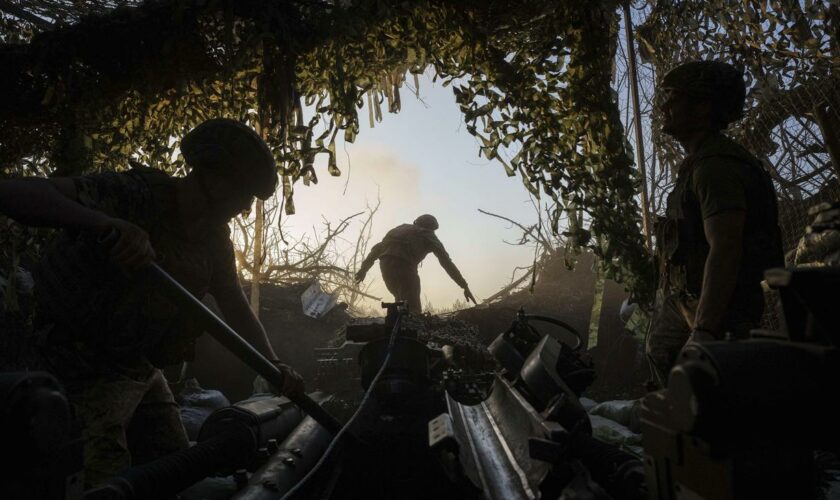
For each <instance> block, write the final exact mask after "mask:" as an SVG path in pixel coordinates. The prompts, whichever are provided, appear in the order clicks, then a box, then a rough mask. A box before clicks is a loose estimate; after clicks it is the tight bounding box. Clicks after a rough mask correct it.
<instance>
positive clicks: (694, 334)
mask: <svg viewBox="0 0 840 500" xmlns="http://www.w3.org/2000/svg"><path fill="white" fill-rule="evenodd" d="M714 340H717V339H716V338H715V336H714V335H712V333H711V332H709V331H707V330H692V331H691V335H690V336H689V337H688V342H712V341H714Z"/></svg>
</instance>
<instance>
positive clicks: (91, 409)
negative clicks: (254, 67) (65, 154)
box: [0, 119, 302, 486]
mask: <svg viewBox="0 0 840 500" xmlns="http://www.w3.org/2000/svg"><path fill="white" fill-rule="evenodd" d="M181 152H182V154H183V155H184V158H185V160H186V162H187V164H188V165H189V166H190V167H192V168H191V171H190V172H189V174H188V175H187V176H186V177H181V178H176V177H171V176H169V175H167V174H166V173H164V172H162V171H159V170H155V169H152V168H148V167H144V166H141V165H133V168H132V169H130V170H128V171H126V172H120V173H117V172H108V173H101V174H93V175H85V176H81V177H74V178H51V179H43V178H24V179H11V180H4V181H2V182H0V213H3V214H5V215H7V216H9V217H11V218H13V219H16V220H17V221H19V222H21V223H24V224H28V225H32V226H42V227H52V228H57V229H63V231H62V232H61V233H60V234H59V237H58V238H57V239H56V240H55V241H54V242H53V244H52V245H51V246H50V247H49V248H48V249H47V250H45V251H44V252H43V257H42V259H41V262H40V264H39V266H38V268H37V269H36V273H35V277H36V304H37V306H36V307H37V314H36V321H37V322H38V324H39V331H42V332H44V333H43V335H42V337H43V338H42V340H41V341H40V342H39V343H40V346H39V351H40V354H41V358H42V362H43V368H44V369H46V370H48V371H50V372H52V373H53V374H55V375H56V376H58V377H59V379H60V380H61V381H62V383H63V384H64V386H65V389H66V390H67V394H68V397H69V399H70V401H71V402H72V403H73V405H74V407H75V410H76V413H77V415H78V416H80V417H81V418H82V419H83V421H84V422H85V427H84V430H83V436H84V438H85V442H86V446H85V479H86V482H87V483H88V485H89V486H92V485H95V484H97V483H100V482H101V481H102V480H104V479H107V478H108V477H110V476H113V475H115V474H117V473H118V472H120V471H121V470H122V469H124V468H126V467H128V466H130V465H136V464H138V463H142V462H145V461H149V460H153V459H155V458H157V457H159V456H161V455H163V454H166V453H169V452H171V451H175V450H178V449H181V448H185V447H186V446H187V445H188V441H187V436H186V433H185V431H184V427H183V425H182V423H181V420H180V414H179V411H178V407H177V405H176V404H175V402H174V400H173V397H172V393H171V392H170V390H169V388H168V386H167V383H166V380H165V378H164V377H163V375H162V373H161V370H160V368H162V367H165V366H167V365H171V364H176V363H180V362H182V361H184V360H190V359H192V356H193V348H194V342H195V339H196V338H197V337H198V336H199V335H200V334H201V333H202V329H201V327H200V325H199V324H198V323H197V322H196V321H195V319H194V318H191V317H188V316H186V315H185V314H183V312H182V311H181V310H179V309H178V308H177V307H175V306H174V305H173V304H172V303H171V302H170V301H168V300H167V299H166V297H163V296H161V295H160V293H159V291H157V290H156V289H155V288H154V287H153V284H152V283H150V282H148V280H147V278H146V276H145V274H144V273H143V272H142V270H141V269H139V268H140V267H142V266H143V265H144V264H146V263H148V262H150V261H152V260H155V261H156V262H157V263H158V264H159V265H160V266H161V267H162V268H163V269H164V270H166V271H167V272H168V273H169V274H171V275H172V276H173V277H174V278H175V279H176V280H178V281H179V282H180V283H181V284H183V285H184V286H185V287H186V288H187V289H188V290H189V291H190V292H191V293H192V294H193V295H195V296H196V297H199V298H201V297H203V296H204V295H206V294H210V295H212V296H213V298H214V299H215V301H216V303H217V304H218V306H219V308H220V309H221V311H222V313H223V314H224V316H225V319H226V320H227V322H228V323H229V324H230V325H231V327H233V329H234V330H236V331H237V332H239V333H240V334H241V335H242V336H243V337H244V338H245V339H246V340H248V341H249V342H250V343H251V344H252V345H253V346H254V347H255V348H257V349H258V350H259V351H261V352H262V354H264V355H265V356H267V357H268V358H269V359H274V360H276V359H277V356H276V355H275V354H274V351H273V350H272V347H271V345H270V343H269V341H268V339H267V337H266V334H265V331H264V329H263V327H262V325H261V324H260V322H259V320H258V319H257V317H256V316H255V315H254V313H253V312H252V310H251V308H250V306H249V304H248V302H247V300H246V298H245V296H244V294H243V292H242V289H241V288H240V285H239V282H238V279H237V274H236V268H235V262H234V253H233V245H232V243H231V241H230V236H229V230H228V222H229V221H230V219H231V218H232V217H234V216H236V215H237V214H238V213H240V212H242V211H243V210H247V209H248V208H249V207H250V206H251V204H252V203H253V201H254V197H255V196H257V197H260V198H263V199H264V198H266V197H268V196H270V195H271V194H272V193H273V192H274V189H275V186H276V182H277V179H276V172H275V164H274V159H273V157H272V155H271V153H270V151H269V150H268V147H267V146H266V144H265V143H264V142H263V140H262V139H261V138H260V137H259V136H258V135H257V134H256V133H255V132H254V131H253V130H251V129H250V128H249V127H247V126H245V125H243V124H241V123H238V122H235V121H233V120H227V119H214V120H209V121H207V122H204V123H202V124H201V125H199V126H198V127H196V128H195V129H193V130H192V131H190V132H189V133H188V134H187V135H186V136H185V137H184V138H183V140H182V141H181ZM106 234H111V235H116V238H115V240H116V241H114V243H113V245H111V246H110V247H109V248H107V249H106V248H103V247H102V245H101V244H99V243H98V241H101V239H102V237H103V235H106ZM278 365H279V363H278ZM280 368H281V370H283V371H285V373H286V374H287V375H288V376H287V377H286V380H287V384H286V387H284V388H282V390H283V391H284V392H289V391H299V390H301V389H302V382H301V380H300V377H299V375H297V374H296V373H295V372H294V371H293V370H291V369H290V368H289V367H287V366H285V365H280Z"/></svg>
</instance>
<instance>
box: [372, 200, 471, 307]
mask: <svg viewBox="0 0 840 500" xmlns="http://www.w3.org/2000/svg"><path fill="white" fill-rule="evenodd" d="M438 227H439V226H438V221H437V219H436V218H435V217H434V216H432V215H429V214H424V215H421V216H420V217H417V219H415V220H414V223H413V224H402V225H399V226H397V227H395V228H394V229H391V230H390V231H388V233H387V234H386V235H385V238H383V239H382V241H381V242H379V243H377V244H376V245H374V246H373V248H371V250H370V253H369V254H368V256H367V257H366V258H365V260H364V261H363V262H362V266H361V267H360V268H359V271H358V272H357V273H356V281H358V282H361V281H362V280H364V279H365V276H366V275H367V272H368V270H369V269H370V268H371V266H373V263H374V262H376V260H377V259H378V260H379V270H380V271H381V272H382V280H383V281H384V282H385V286H386V287H388V291H389V292H391V294H392V295H393V296H394V299H395V300H404V301H406V302H407V303H408V310H409V311H411V312H413V313H416V314H420V312H421V311H422V306H421V304H420V276H419V275H418V274H417V266H419V265H420V262H422V261H423V259H425V258H426V256H427V255H428V254H429V253H434V254H435V257H437V258H438V262H440V265H441V267H443V269H444V270H445V271H446V274H448V275H449V277H450V278H452V280H453V281H454V282H455V283H457V284H458V286H460V287H461V288H463V289H464V297H465V298H466V299H467V300H471V301H472V302H473V303H474V304H475V297H473V294H472V292H470V287H469V286H468V285H467V281H466V280H465V279H464V277H463V276H461V272H460V271H458V268H457V267H455V264H454V263H453V262H452V259H451V258H450V257H449V254H448V253H447V252H446V249H445V248H444V247H443V243H441V242H440V240H439V239H438V238H437V236H435V231H436V230H437V229H438Z"/></svg>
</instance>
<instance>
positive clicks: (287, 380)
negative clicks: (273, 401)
mask: <svg viewBox="0 0 840 500" xmlns="http://www.w3.org/2000/svg"><path fill="white" fill-rule="evenodd" d="M273 363H274V366H276V367H277V368H278V369H279V370H280V371H281V372H282V373H283V387H281V388H280V392H281V393H282V394H283V395H284V396H294V395H300V394H303V393H304V390H305V386H304V383H303V377H301V376H300V374H299V373H298V372H296V371H295V369H294V368H292V367H291V366H289V365H287V364H284V363H280V362H273Z"/></svg>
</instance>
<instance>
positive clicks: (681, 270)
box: [657, 134, 783, 302]
mask: <svg viewBox="0 0 840 500" xmlns="http://www.w3.org/2000/svg"><path fill="white" fill-rule="evenodd" d="M732 210H739V211H744V212H745V215H746V220H745V224H744V240H743V248H742V257H741V265H740V267H739V272H738V281H737V285H736V291H735V298H734V299H733V300H734V301H735V302H738V301H749V302H760V298H761V291H760V282H761V280H762V277H763V272H764V270H765V269H767V268H770V267H775V266H778V265H782V264H783V260H782V249H781V237H780V232H779V227H778V213H777V208H776V194H775V190H774V188H773V184H772V182H771V180H770V177H769V174H767V172H766V171H765V170H764V169H763V167H762V166H761V163H760V162H759V160H758V159H756V158H755V157H754V156H753V155H752V154H750V153H749V152H748V151H747V150H746V149H744V148H743V147H742V146H740V145H739V144H738V143H736V142H735V141H733V140H732V139H730V138H728V137H726V136H725V135H722V134H716V135H713V136H711V137H708V138H707V139H706V140H704V141H703V143H701V144H700V146H699V147H698V149H697V151H696V152H695V153H694V154H692V155H690V156H689V157H687V158H686V159H685V160H684V161H683V162H682V164H681V165H680V167H679V171H678V174H677V181H676V184H675V186H674V190H673V191H672V192H671V194H670V195H669V197H668V206H667V211H666V218H665V221H663V223H662V224H661V225H660V226H659V228H658V231H657V244H658V246H659V249H658V254H659V257H660V259H662V260H663V264H664V272H663V279H664V283H663V286H664V287H665V288H668V289H671V290H675V291H685V292H687V293H689V294H692V295H699V294H700V289H701V286H702V281H703V272H704V269H705V262H706V257H707V256H708V253H709V245H708V242H707V241H706V237H705V232H704V228H703V221H704V220H705V219H708V218H709V217H712V216H715V215H718V214H720V213H723V212H727V211H732Z"/></svg>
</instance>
